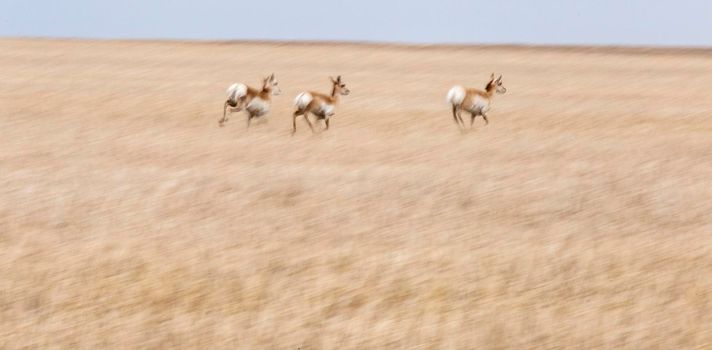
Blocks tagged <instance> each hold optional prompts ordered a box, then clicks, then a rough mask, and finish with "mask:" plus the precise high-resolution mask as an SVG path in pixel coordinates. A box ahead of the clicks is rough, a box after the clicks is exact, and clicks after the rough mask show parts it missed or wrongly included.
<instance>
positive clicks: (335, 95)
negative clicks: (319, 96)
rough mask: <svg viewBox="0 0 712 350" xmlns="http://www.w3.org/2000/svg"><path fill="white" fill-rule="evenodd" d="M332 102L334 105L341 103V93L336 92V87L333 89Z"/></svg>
mask: <svg viewBox="0 0 712 350" xmlns="http://www.w3.org/2000/svg"><path fill="white" fill-rule="evenodd" d="M331 100H332V101H333V102H334V103H336V102H339V92H338V91H337V90H336V85H334V86H332V87H331Z"/></svg>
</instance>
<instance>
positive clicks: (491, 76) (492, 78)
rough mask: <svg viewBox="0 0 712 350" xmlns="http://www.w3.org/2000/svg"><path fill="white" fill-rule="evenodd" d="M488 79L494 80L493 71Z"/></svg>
mask: <svg viewBox="0 0 712 350" xmlns="http://www.w3.org/2000/svg"><path fill="white" fill-rule="evenodd" d="M490 80H492V81H494V73H492V75H490Z"/></svg>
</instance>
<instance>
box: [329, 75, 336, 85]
mask: <svg viewBox="0 0 712 350" xmlns="http://www.w3.org/2000/svg"><path fill="white" fill-rule="evenodd" d="M329 79H330V80H331V82H332V83H334V84H336V80H334V78H332V77H331V76H329Z"/></svg>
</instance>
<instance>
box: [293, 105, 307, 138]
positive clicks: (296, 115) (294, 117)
mask: <svg viewBox="0 0 712 350" xmlns="http://www.w3.org/2000/svg"><path fill="white" fill-rule="evenodd" d="M301 114H302V111H299V110H296V111H294V113H293V114H292V135H294V133H295V132H297V117H298V116H300V115H301ZM305 118H306V116H305Z"/></svg>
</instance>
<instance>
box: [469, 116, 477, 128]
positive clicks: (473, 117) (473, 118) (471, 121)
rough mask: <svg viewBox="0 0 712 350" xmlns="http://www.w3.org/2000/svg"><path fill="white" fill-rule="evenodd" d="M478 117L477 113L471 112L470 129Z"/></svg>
mask: <svg viewBox="0 0 712 350" xmlns="http://www.w3.org/2000/svg"><path fill="white" fill-rule="evenodd" d="M476 118H477V113H470V129H472V125H473V124H475V119H476Z"/></svg>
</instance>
